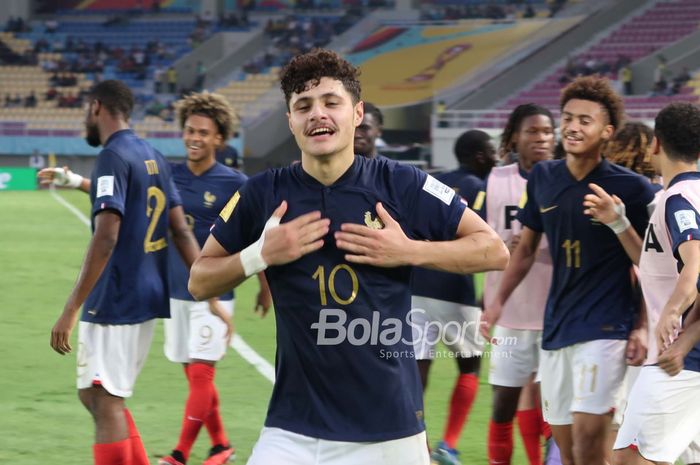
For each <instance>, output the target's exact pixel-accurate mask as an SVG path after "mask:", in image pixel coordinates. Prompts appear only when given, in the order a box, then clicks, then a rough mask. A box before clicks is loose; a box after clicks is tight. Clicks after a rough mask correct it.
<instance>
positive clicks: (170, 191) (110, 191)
mask: <svg viewBox="0 0 700 465" xmlns="http://www.w3.org/2000/svg"><path fill="white" fill-rule="evenodd" d="M91 181H92V182H91V187H90V200H91V202H92V225H93V231H94V227H95V219H96V217H97V215H99V214H100V213H101V212H103V211H107V210H108V211H110V212H113V213H116V214H118V215H119V216H120V217H121V225H120V227H119V236H118V239H117V244H116V246H115V247H114V251H113V252H112V256H111V257H110V259H109V261H108V262H107V265H106V266H105V269H104V270H103V271H102V274H101V275H100V277H99V279H98V280H97V283H96V284H95V286H94V288H93V290H92V292H91V293H90V295H89V296H88V298H87V299H86V301H85V305H84V306H83V313H82V317H81V320H82V321H86V322H89V323H99V324H136V323H141V322H143V321H147V320H151V319H153V318H167V317H169V316H170V311H169V300H168V299H169V289H168V258H167V255H168V253H167V250H166V249H167V247H168V241H167V237H168V213H169V211H170V209H171V208H173V207H176V206H178V205H180V204H181V203H182V202H181V201H180V197H179V195H178V193H177V190H176V189H175V187H174V185H173V182H172V178H171V174H170V166H169V165H168V162H167V161H166V160H165V158H163V156H162V155H161V154H160V153H159V152H158V151H156V150H155V149H154V148H153V147H151V146H150V145H149V144H148V143H147V142H145V141H144V140H142V139H140V138H139V137H137V136H136V134H135V133H134V132H133V131H132V130H130V129H126V130H122V131H117V132H115V133H114V134H112V136H110V138H109V139H108V140H107V141H106V142H105V144H104V148H103V149H102V151H101V152H100V154H99V155H98V156H97V162H96V165H95V169H94V170H93V173H92V177H91Z"/></svg>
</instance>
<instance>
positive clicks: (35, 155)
mask: <svg viewBox="0 0 700 465" xmlns="http://www.w3.org/2000/svg"><path fill="white" fill-rule="evenodd" d="M29 166H30V167H31V168H36V169H37V170H40V169H42V168H44V167H45V166H46V160H45V159H44V156H43V155H42V154H41V152H39V149H34V151H33V152H32V154H31V155H30V156H29Z"/></svg>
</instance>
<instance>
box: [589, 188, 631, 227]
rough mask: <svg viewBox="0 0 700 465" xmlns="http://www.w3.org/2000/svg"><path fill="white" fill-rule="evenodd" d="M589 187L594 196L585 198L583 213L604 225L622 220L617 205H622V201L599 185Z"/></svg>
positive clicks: (590, 195)
mask: <svg viewBox="0 0 700 465" xmlns="http://www.w3.org/2000/svg"><path fill="white" fill-rule="evenodd" d="M588 187H589V188H590V189H591V190H592V191H593V194H586V195H585V196H584V197H583V206H584V207H585V208H584V210H583V213H584V214H586V215H589V216H592V217H593V218H595V219H596V220H598V221H600V222H601V223H603V224H610V223H614V222H615V221H617V220H618V219H619V218H620V214H619V211H618V209H616V208H615V207H616V206H617V205H622V200H620V198H619V197H618V196H616V195H612V196H611V195H610V194H608V193H607V192H605V190H604V189H603V188H602V187H600V186H599V185H597V184H593V183H590V184H588Z"/></svg>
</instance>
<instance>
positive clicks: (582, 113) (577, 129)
mask: <svg viewBox="0 0 700 465" xmlns="http://www.w3.org/2000/svg"><path fill="white" fill-rule="evenodd" d="M614 132H615V129H614V128H613V126H612V125H611V124H610V122H609V117H608V115H607V112H606V111H605V109H604V108H603V107H602V106H601V105H600V104H599V103H597V102H593V101H590V100H580V99H571V100H569V101H568V102H566V105H564V108H563V109H562V111H561V135H562V141H563V144H564V151H565V152H566V153H567V154H571V155H573V156H574V157H583V156H594V155H597V154H598V153H599V152H600V149H601V148H602V145H603V143H604V142H605V141H607V140H609V139H610V138H611V137H612V135H613V133H614Z"/></svg>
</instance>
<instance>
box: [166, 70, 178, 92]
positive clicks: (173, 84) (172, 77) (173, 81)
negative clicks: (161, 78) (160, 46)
mask: <svg viewBox="0 0 700 465" xmlns="http://www.w3.org/2000/svg"><path fill="white" fill-rule="evenodd" d="M166 79H167V80H168V92H170V93H171V94H174V93H175V92H177V71H175V68H173V67H172V66H171V67H170V68H168V71H167V72H166Z"/></svg>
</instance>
